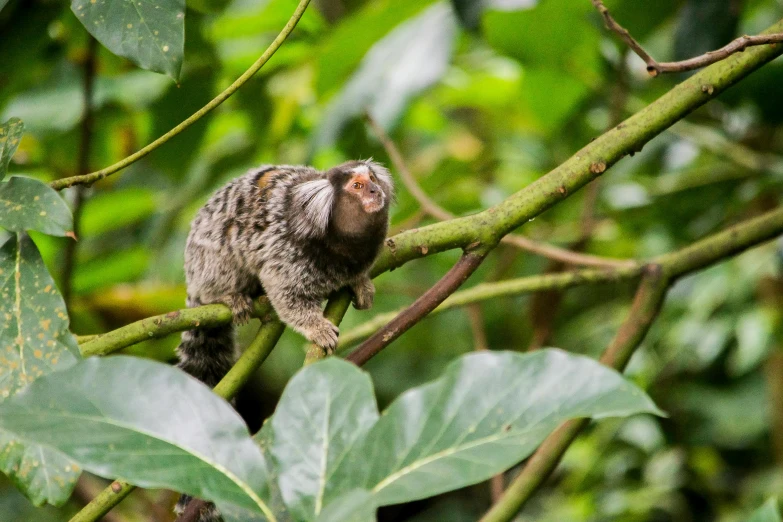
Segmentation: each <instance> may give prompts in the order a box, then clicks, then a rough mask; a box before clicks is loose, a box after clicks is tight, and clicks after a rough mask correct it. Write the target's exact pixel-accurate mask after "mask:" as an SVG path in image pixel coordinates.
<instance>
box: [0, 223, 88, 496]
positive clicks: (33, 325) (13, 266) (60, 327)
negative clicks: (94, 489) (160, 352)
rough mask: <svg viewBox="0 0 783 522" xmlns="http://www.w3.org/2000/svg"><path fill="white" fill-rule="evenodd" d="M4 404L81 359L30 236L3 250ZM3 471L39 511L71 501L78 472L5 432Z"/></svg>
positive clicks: (0, 344)
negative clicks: (45, 376)
mask: <svg viewBox="0 0 783 522" xmlns="http://www.w3.org/2000/svg"><path fill="white" fill-rule="evenodd" d="M0 281H2V286H0V317H2V322H0V325H2V326H0V354H1V355H0V402H2V401H4V400H7V398H8V397H10V396H11V395H14V394H15V393H16V392H17V391H18V390H19V389H20V388H22V387H23V386H25V385H27V384H29V383H31V382H33V381H34V380H36V379H37V378H39V377H41V376H43V375H46V374H49V373H51V372H53V371H56V370H62V369H65V368H68V367H70V366H72V365H73V364H75V363H76V361H77V360H78V359H79V351H78V347H77V344H76V340H75V339H74V338H73V335H71V333H70V331H69V330H68V316H67V315H65V303H64V302H63V299H62V297H61V296H60V294H59V292H58V291H57V288H56V287H55V284H54V281H53V280H52V278H51V276H50V275H49V273H48V272H47V271H46V267H45V266H44V264H43V261H42V260H41V256H40V255H39V254H38V250H37V249H36V248H35V245H34V244H33V242H32V241H31V240H30V238H29V237H27V236H22V239H21V241H19V240H17V237H16V236H13V237H12V238H11V239H9V240H8V241H7V242H6V243H5V245H3V247H2V249H0ZM0 469H1V470H2V471H3V473H5V474H6V475H8V477H9V478H10V479H11V480H12V481H13V482H14V484H16V486H17V487H18V488H19V489H20V490H21V491H22V492H23V493H24V494H25V495H27V497H28V498H29V499H30V500H31V501H32V502H33V503H34V504H36V505H40V504H43V503H44V502H49V503H51V504H55V505H59V504H62V503H64V502H65V501H66V500H67V499H68V497H70V495H71V491H72V490H73V486H74V485H75V484H76V479H77V478H78V477H79V468H78V466H77V465H76V463H74V462H73V461H71V459H69V458H68V457H66V456H65V455H63V454H62V453H60V452H58V451H56V450H54V449H53V448H48V447H44V446H40V445H37V444H33V443H28V442H26V441H24V440H21V439H19V438H17V437H15V436H14V435H13V434H11V433H9V432H7V431H4V430H3V429H1V428H0Z"/></svg>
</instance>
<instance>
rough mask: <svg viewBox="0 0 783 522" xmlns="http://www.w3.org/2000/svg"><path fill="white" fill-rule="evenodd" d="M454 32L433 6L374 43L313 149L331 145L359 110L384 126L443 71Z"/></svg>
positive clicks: (441, 6) (444, 11)
mask: <svg viewBox="0 0 783 522" xmlns="http://www.w3.org/2000/svg"><path fill="white" fill-rule="evenodd" d="M457 29H458V27H457V20H456V17H455V15H454V12H453V11H452V9H451V7H450V6H449V5H448V4H447V3H444V2H439V3H437V4H435V5H433V6H432V7H430V8H428V9H427V10H426V11H424V12H423V13H421V14H420V15H418V16H416V17H415V18H413V19H412V20H409V21H407V22H405V23H404V24H402V25H400V26H399V27H397V28H395V29H394V30H393V31H392V32H391V33H389V34H388V35H387V36H386V37H384V38H383V39H382V40H381V41H379V42H378V43H377V44H375V45H374V46H373V47H372V49H370V51H369V52H368V53H367V55H366V56H365V57H364V59H363V60H362V63H361V65H360V66H359V68H358V69H357V71H356V73H354V75H353V76H352V77H351V79H350V80H349V81H348V83H346V85H345V87H344V88H343V90H342V91H341V92H340V94H338V95H337V97H336V98H335V100H334V101H333V102H332V103H331V104H330V105H329V107H328V108H327V111H326V116H325V117H324V122H323V123H322V124H321V128H320V129H319V132H318V136H317V145H316V146H317V147H319V148H320V147H324V146H329V145H331V144H332V143H334V141H335V140H336V139H337V137H338V136H339V134H340V131H341V130H342V128H343V126H344V125H345V123H346V122H347V121H349V120H350V119H352V118H354V117H356V116H359V115H361V114H363V113H364V112H365V111H367V112H369V113H370V114H372V115H373V117H374V118H375V119H376V120H377V121H378V122H379V123H380V124H381V125H383V126H384V127H389V126H390V125H391V124H392V123H393V122H394V121H395V120H396V119H397V118H398V117H399V115H400V113H401V112H402V111H403V109H404V108H405V105H406V104H407V103H408V101H409V100H410V99H411V98H412V97H413V96H414V95H416V94H418V93H419V92H421V91H423V90H424V89H426V88H427V87H429V86H431V85H432V84H433V83H435V82H436V81H438V80H439V79H440V77H441V76H442V75H443V74H444V73H445V72H446V68H447V66H448V64H449V62H450V60H451V55H452V51H453V48H454V41H455V37H456V35H457Z"/></svg>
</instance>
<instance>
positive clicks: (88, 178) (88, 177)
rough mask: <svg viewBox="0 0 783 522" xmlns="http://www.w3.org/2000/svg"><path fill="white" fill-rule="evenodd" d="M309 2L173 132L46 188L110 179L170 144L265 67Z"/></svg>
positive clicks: (303, 0) (301, 6)
mask: <svg viewBox="0 0 783 522" xmlns="http://www.w3.org/2000/svg"><path fill="white" fill-rule="evenodd" d="M309 3H310V0H299V4H298V5H297V6H296V9H295V10H294V14H293V15H291V18H289V19H288V23H286V24H285V27H283V30H282V31H280V33H279V34H278V35H277V37H276V38H275V39H274V40H273V41H272V43H271V44H269V47H267V48H266V50H265V51H264V53H263V54H262V55H261V56H260V57H259V58H258V60H256V61H255V63H253V65H251V66H250V67H249V68H248V69H247V70H246V71H245V72H244V73H242V76H240V77H239V78H237V79H236V80H235V81H234V83H232V84H231V85H229V86H228V87H227V88H226V89H225V90H224V91H223V92H221V93H220V94H218V95H217V96H215V98H213V99H212V100H211V101H210V102H209V103H207V104H206V105H204V106H203V107H202V108H201V109H199V110H198V111H197V112H195V113H194V114H192V115H190V116H189V117H188V118H187V119H186V120H185V121H183V122H182V123H180V124H179V125H177V126H176V127H174V128H173V129H171V130H170V131H168V132H167V133H166V134H164V135H163V136H161V137H160V138H158V139H156V140H155V141H153V142H152V143H150V144H149V145H147V146H146V147H144V148H143V149H141V150H138V151H136V152H135V153H133V154H131V155H130V156H128V157H127V158H124V159H122V160H120V161H118V162H117V163H115V164H114V165H110V166H108V167H106V168H104V169H101V170H98V171H96V172H92V173H90V174H84V175H81V176H72V177H70V178H63V179H59V180H56V181H53V182H51V183H50V184H49V186H51V187H52V188H54V189H57V190H60V189H64V188H66V187H72V186H74V185H88V186H89V185H92V184H93V183H95V182H96V181H99V180H102V179H103V178H105V177H106V176H110V175H111V174H114V173H115V172H118V171H120V170H122V169H124V168H125V167H127V166H128V165H131V164H132V163H135V162H136V161H138V160H140V159H141V158H143V157H144V156H146V155H147V154H149V153H150V152H152V151H153V150H155V149H157V148H158V147H160V146H161V145H163V144H164V143H166V142H167V141H169V140H170V139H171V138H173V137H174V136H176V135H177V134H179V133H181V132H182V131H184V130H185V129H187V128H188V127H190V126H191V125H193V124H194V123H196V122H197V121H198V120H200V119H201V118H202V117H204V116H205V115H206V114H207V113H209V112H210V111H212V110H213V109H215V108H216V107H217V106H218V105H220V104H221V103H223V102H224V101H226V100H227V99H228V98H229V97H230V96H231V95H232V94H234V93H235V92H236V91H237V90H239V88H240V87H242V86H243V85H244V84H245V83H246V82H247V81H248V80H249V79H250V78H252V77H253V75H254V74H255V73H257V72H258V71H259V69H261V67H263V66H264V64H266V62H268V61H269V59H270V58H271V57H272V55H273V54H275V51H277V49H278V48H280V46H281V45H282V44H283V42H284V41H285V39H286V38H287V37H288V35H289V34H291V31H293V30H294V27H296V24H297V23H298V22H299V19H300V18H302V15H303V14H304V12H305V9H307V4H309Z"/></svg>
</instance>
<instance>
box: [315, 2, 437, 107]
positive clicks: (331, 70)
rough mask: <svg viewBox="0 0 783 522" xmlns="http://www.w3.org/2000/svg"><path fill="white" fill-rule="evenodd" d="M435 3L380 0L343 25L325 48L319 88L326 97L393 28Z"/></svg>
mask: <svg viewBox="0 0 783 522" xmlns="http://www.w3.org/2000/svg"><path fill="white" fill-rule="evenodd" d="M432 2H433V0H376V1H373V2H367V3H366V4H365V5H364V7H363V8H362V9H360V10H359V11H357V12H356V13H354V14H353V15H351V16H349V17H347V18H345V19H344V20H342V21H341V22H340V25H338V26H337V27H336V28H335V29H334V31H332V33H331V36H330V37H329V38H328V39H327V40H326V41H325V42H324V44H323V46H321V56H320V57H319V59H318V80H317V82H316V87H317V89H318V92H319V93H321V94H323V93H326V92H328V91H330V90H331V89H333V88H335V87H336V86H338V85H339V84H340V83H341V82H342V81H343V80H344V79H345V78H346V77H347V76H348V75H349V74H350V72H351V71H352V70H353V68H354V67H356V64H358V63H359V61H360V60H361V59H362V56H364V55H365V53H366V52H367V51H368V50H369V49H370V47H372V46H373V44H375V43H376V42H377V41H378V40H380V39H381V38H383V37H384V36H385V35H386V34H387V33H389V31H391V30H392V28H394V27H396V26H398V25H399V24H401V23H402V22H404V21H405V20H408V19H409V18H411V17H413V16H415V15H416V14H417V13H419V12H420V11H421V10H422V9H424V8H425V7H427V6H428V5H430V4H431V3H432Z"/></svg>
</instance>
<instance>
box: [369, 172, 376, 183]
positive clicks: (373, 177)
mask: <svg viewBox="0 0 783 522" xmlns="http://www.w3.org/2000/svg"><path fill="white" fill-rule="evenodd" d="M370 181H372V182H373V183H375V176H373V175H372V174H370Z"/></svg>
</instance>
